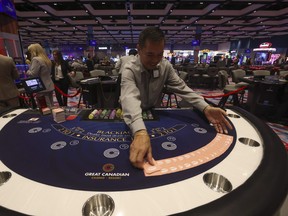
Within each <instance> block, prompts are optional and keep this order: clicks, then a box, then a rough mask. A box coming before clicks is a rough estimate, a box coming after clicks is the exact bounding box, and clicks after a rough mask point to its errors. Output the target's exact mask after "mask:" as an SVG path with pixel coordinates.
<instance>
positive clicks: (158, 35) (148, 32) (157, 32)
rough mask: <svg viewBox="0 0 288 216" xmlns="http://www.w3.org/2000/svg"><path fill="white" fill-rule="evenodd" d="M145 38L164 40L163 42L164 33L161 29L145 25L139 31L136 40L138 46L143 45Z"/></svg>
mask: <svg viewBox="0 0 288 216" xmlns="http://www.w3.org/2000/svg"><path fill="white" fill-rule="evenodd" d="M147 40H150V41H153V42H160V41H162V40H164V42H165V35H164V33H163V32H162V31H161V29H160V28H157V27H147V28H146V29H144V30H143V31H142V32H141V33H140V36H139V40H138V44H139V46H140V47H144V46H145V43H146V41H147Z"/></svg>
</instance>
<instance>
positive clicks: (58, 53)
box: [52, 50, 64, 62]
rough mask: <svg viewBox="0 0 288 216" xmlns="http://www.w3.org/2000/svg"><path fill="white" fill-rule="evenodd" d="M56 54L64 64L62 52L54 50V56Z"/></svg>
mask: <svg viewBox="0 0 288 216" xmlns="http://www.w3.org/2000/svg"><path fill="white" fill-rule="evenodd" d="M54 53H55V54H56V55H57V57H58V61H59V62H63V61H64V59H63V56H62V53H61V51H59V50H53V51H52V54H54Z"/></svg>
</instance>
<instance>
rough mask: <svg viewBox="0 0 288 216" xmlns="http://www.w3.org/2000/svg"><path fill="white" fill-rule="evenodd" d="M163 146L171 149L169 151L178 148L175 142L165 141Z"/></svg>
mask: <svg viewBox="0 0 288 216" xmlns="http://www.w3.org/2000/svg"><path fill="white" fill-rule="evenodd" d="M161 146H162V148H164V149H166V150H169V151H173V150H175V149H177V145H176V144H175V143H173V142H163V143H162V144H161Z"/></svg>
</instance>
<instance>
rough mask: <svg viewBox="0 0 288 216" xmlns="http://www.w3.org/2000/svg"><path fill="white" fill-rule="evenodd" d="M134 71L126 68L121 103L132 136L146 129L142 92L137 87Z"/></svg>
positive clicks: (123, 71)
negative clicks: (142, 107)
mask: <svg viewBox="0 0 288 216" xmlns="http://www.w3.org/2000/svg"><path fill="white" fill-rule="evenodd" d="M135 79H136V78H135V76H134V73H133V71H132V70H131V69H130V68H128V67H124V69H123V70H122V79H121V96H120V101H121V105H122V110H123V118H124V121H125V123H126V124H127V125H128V127H129V128H130V130H131V132H132V134H134V133H135V132H137V131H138V130H141V129H146V127H145V124H144V121H143V118H142V109H141V100H140V92H139V89H138V88H137V85H136V80H135Z"/></svg>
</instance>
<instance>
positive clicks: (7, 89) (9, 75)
mask: <svg viewBox="0 0 288 216" xmlns="http://www.w3.org/2000/svg"><path fill="white" fill-rule="evenodd" d="M18 78H19V73H18V71H17V69H16V66H15V63H14V61H13V59H12V58H10V57H7V56H4V55H1V54H0V108H5V107H18V106H19V105H20V104H19V98H18V96H19V91H18V88H17V86H16V84H15V82H14V81H15V80H16V79H18Z"/></svg>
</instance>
